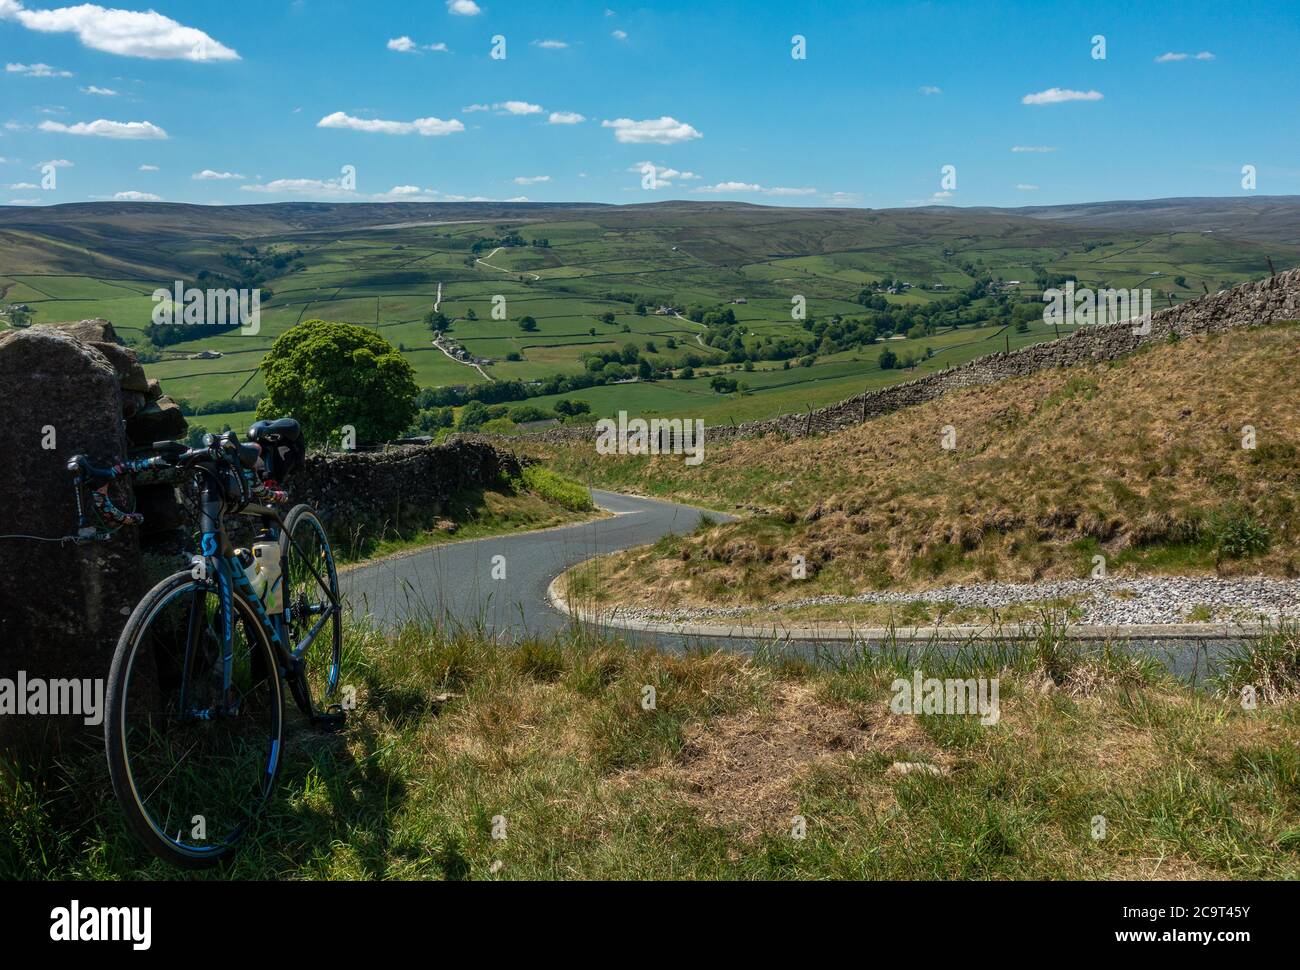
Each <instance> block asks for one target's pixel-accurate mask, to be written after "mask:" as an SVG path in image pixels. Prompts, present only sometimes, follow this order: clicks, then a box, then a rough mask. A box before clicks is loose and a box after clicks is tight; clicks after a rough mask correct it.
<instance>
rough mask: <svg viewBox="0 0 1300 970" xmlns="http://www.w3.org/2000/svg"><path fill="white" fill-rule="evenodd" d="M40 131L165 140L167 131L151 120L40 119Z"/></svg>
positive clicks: (98, 136)
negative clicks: (68, 123) (66, 123)
mask: <svg viewBox="0 0 1300 970" xmlns="http://www.w3.org/2000/svg"><path fill="white" fill-rule="evenodd" d="M36 127H37V128H39V129H40V130H41V131H52V132H60V133H62V134H65V135H89V136H93V137H96V138H125V139H132V140H135V139H156V140H158V141H165V140H166V139H167V132H165V131H163V129H161V128H159V127H158V126H157V125H155V124H154V123H153V122H151V121H105V120H104V119H103V118H100V119H99V120H98V121H89V122H88V121H79V122H77V123H76V124H75V125H65V124H63V123H62V122H59V121H42V122H41V123H40V124H39V125H37V126H36Z"/></svg>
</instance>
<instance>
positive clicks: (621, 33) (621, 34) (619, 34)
mask: <svg viewBox="0 0 1300 970" xmlns="http://www.w3.org/2000/svg"><path fill="white" fill-rule="evenodd" d="M609 36H611V37H613V38H614V39H615V40H627V31H626V30H615V31H613V32H611V33H610V35H609Z"/></svg>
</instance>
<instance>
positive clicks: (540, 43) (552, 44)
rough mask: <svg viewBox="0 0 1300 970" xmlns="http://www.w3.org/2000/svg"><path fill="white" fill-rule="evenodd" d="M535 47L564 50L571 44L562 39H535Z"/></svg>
mask: <svg viewBox="0 0 1300 970" xmlns="http://www.w3.org/2000/svg"><path fill="white" fill-rule="evenodd" d="M533 46H534V47H541V48H543V49H544V50H548V51H562V50H564V49H565V48H566V47H568V46H569V45H568V44H567V43H565V42H564V41H562V40H535V41H533Z"/></svg>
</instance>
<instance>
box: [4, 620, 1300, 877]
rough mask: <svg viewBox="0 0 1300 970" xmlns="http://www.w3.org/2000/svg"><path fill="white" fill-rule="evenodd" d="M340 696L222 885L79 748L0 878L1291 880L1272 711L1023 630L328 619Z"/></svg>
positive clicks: (1285, 712) (1287, 788)
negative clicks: (908, 711)
mask: <svg viewBox="0 0 1300 970" xmlns="http://www.w3.org/2000/svg"><path fill="white" fill-rule="evenodd" d="M1272 649H1273V648H1266V650H1272ZM1288 649H1290V650H1291V651H1292V652H1293V651H1294V643H1292V644H1291V646H1290V647H1289V648H1288ZM1291 656H1292V659H1291V661H1290V663H1291V665H1292V666H1291V675H1292V676H1294V654H1293V653H1292V654H1291ZM1246 662H1248V663H1254V661H1249V660H1246ZM1269 662H1270V663H1271V661H1269ZM917 669H919V670H921V671H922V672H923V674H924V675H925V676H927V677H929V676H934V677H963V678H964V677H995V676H996V677H998V678H999V683H1000V691H999V693H1000V715H1001V716H1000V718H999V719H998V721H997V723H996V724H992V725H982V724H981V723H980V722H979V720H978V718H977V717H974V716H960V715H946V716H945V715H941V714H936V715H917V716H913V715H905V714H892V713H891V712H890V709H889V702H890V699H891V697H892V695H893V693H894V689H893V686H892V685H893V681H894V679H895V678H897V677H903V678H910V677H911V676H912V672H913V671H914V670H917ZM343 683H344V684H345V685H348V686H352V687H355V688H356V691H357V700H358V706H357V709H356V710H355V711H353V712H352V714H351V716H350V717H349V722H348V726H347V727H346V729H345V730H344V731H343V732H342V733H340V734H337V735H318V734H315V733H313V732H312V731H310V730H309V729H307V728H306V727H305V726H304V725H303V724H302V722H301V719H300V717H299V716H298V714H297V713H296V712H295V711H292V710H291V711H289V713H288V720H289V724H290V728H289V736H288V738H287V740H286V745H285V748H284V754H283V767H282V770H281V773H280V778H279V784H278V788H277V791H276V792H275V794H274V797H273V798H272V800H271V802H270V804H269V806H268V808H267V810H266V812H265V814H264V816H263V817H262V819H261V820H260V821H259V823H258V825H257V826H256V827H255V829H254V831H253V833H252V834H251V836H250V837H249V838H248V839H247V841H246V842H245V844H244V845H243V846H242V847H241V850H240V851H239V853H238V854H237V855H236V856H235V858H234V859H233V860H232V861H231V862H230V863H229V864H228V865H227V866H226V867H225V868H223V869H220V870H217V871H214V872H210V873H204V874H199V875H196V876H186V875H183V874H181V873H178V872H176V871H174V870H171V869H169V868H167V867H166V866H165V865H163V864H162V863H160V862H156V861H152V860H151V859H150V858H149V857H147V856H146V855H144V854H143V853H142V852H141V850H139V849H138V848H137V847H136V846H135V845H134V843H133V842H132V841H131V840H130V838H129V837H128V836H127V834H126V833H125V831H124V829H123V826H122V823H121V819H120V816H119V813H118V809H117V807H116V805H115V803H114V801H113V799H112V797H111V795H110V794H109V787H108V778H107V771H106V768H105V766H104V759H103V751H102V747H101V746H100V745H98V744H97V743H96V742H95V739H94V738H93V737H88V738H87V739H86V742H85V745H84V746H74V747H73V748H72V749H71V750H65V752H64V753H63V754H62V756H60V757H59V758H58V759H57V761H52V760H51V759H49V758H48V756H46V760H45V762H44V764H43V765H41V766H40V767H42V768H43V769H44V770H38V768H37V767H35V766H32V765H28V766H25V767H22V768H19V767H16V766H15V765H14V764H13V763H11V762H10V763H5V764H4V765H3V766H2V767H0V878H11V879H12V878H27V879H32V878H69V879H101V880H103V879H108V880H113V879H141V878H157V879H173V878H195V879H253V878H256V879H349V880H353V879H458V880H459V879H619V878H624V879H626V878H635V879H744V880H749V879H852V880H861V879H934V880H953V879H1122V878H1179V877H1186V878H1209V879H1217V878H1227V879H1295V878H1300V851H1298V850H1300V839H1298V838H1297V827H1296V821H1295V820H1296V818H1297V817H1298V816H1297V812H1300V757H1298V756H1297V753H1296V752H1297V750H1298V748H1297V741H1300V718H1297V711H1298V708H1297V700H1296V696H1295V694H1294V692H1292V693H1290V694H1288V695H1285V696H1278V697H1277V698H1275V699H1273V700H1267V699H1264V698H1262V697H1261V702H1260V704H1259V706H1258V707H1257V708H1255V709H1254V710H1246V709H1243V708H1242V706H1241V705H1240V703H1238V702H1237V700H1236V698H1235V696H1231V697H1227V696H1223V695H1221V694H1219V693H1216V692H1210V691H1197V690H1193V689H1192V688H1190V687H1188V686H1186V685H1184V684H1182V683H1179V682H1176V681H1174V680H1172V679H1171V678H1169V677H1168V676H1167V675H1166V674H1164V673H1163V672H1162V671H1161V668H1159V667H1158V665H1154V664H1151V663H1148V662H1143V661H1141V660H1138V659H1135V658H1131V657H1128V656H1127V655H1125V654H1124V653H1123V651H1121V650H1117V649H1112V648H1110V647H1102V648H1097V649H1084V648H1076V647H1072V646H1070V645H1068V644H1066V643H1064V642H1063V641H1060V640H1059V639H1057V638H1056V636H1055V635H1054V634H1053V633H1052V632H1051V631H1047V632H1046V633H1045V634H1044V635H1043V637H1042V638H1041V639H1040V640H1039V641H1038V642H1037V643H1030V644H1019V645H1017V644H1012V643H999V642H982V643H974V642H972V643H970V644H966V645H963V646H962V647H960V648H959V649H957V650H956V651H951V650H948V651H945V650H940V649H931V648H929V647H921V648H919V649H911V650H908V649H904V648H903V647H902V646H901V645H897V644H890V643H886V644H884V645H882V646H881V647H880V648H879V649H875V650H867V651H853V652H849V653H841V654H830V653H827V654H824V655H822V656H819V657H813V658H803V657H797V656H792V655H788V654H784V653H782V652H781V651H779V650H775V649H773V650H768V651H763V652H761V653H760V654H759V655H757V656H754V657H751V658H746V657H743V656H739V655H735V654H718V653H707V652H690V653H687V654H685V655H667V654H662V653H658V652H656V651H653V650H633V649H629V648H628V647H626V646H625V645H623V644H621V643H618V642H616V641H613V640H610V639H607V638H605V637H602V636H599V635H591V634H583V633H579V632H577V631H573V632H570V633H567V634H562V635H559V636H556V637H554V638H550V639H531V640H526V641H524V642H522V643H519V644H516V645H513V646H507V645H504V644H500V643H497V642H495V641H494V640H492V639H491V638H490V637H488V636H485V635H484V634H483V633H481V632H475V631H470V630H464V629H455V628H451V627H448V626H444V625H436V624H417V623H412V624H409V625H407V626H405V627H404V628H402V629H400V630H398V631H395V632H394V633H392V634H390V635H387V636H386V635H382V634H380V633H379V632H377V631H374V630H369V629H365V628H362V627H359V626H355V625H352V626H349V628H348V631H347V643H346V649H345V663H344V673H343ZM1232 686H1233V685H1232V684H1231V683H1226V684H1225V691H1226V692H1228V693H1231V691H1230V688H1231V687H1232ZM647 688H653V689H654V698H655V703H654V704H653V705H651V706H649V707H647V706H646V705H643V698H645V697H647V696H649V693H648V691H647ZM900 762H909V763H917V762H920V763H923V764H927V765H931V766H934V767H935V768H936V769H938V771H939V772H940V774H938V775H933V776H932V775H929V774H915V773H914V774H901V775H900V774H898V773H897V771H896V769H894V768H893V767H892V766H893V765H895V764H896V763H900ZM796 815H798V816H800V817H802V818H803V819H804V820H805V822H806V838H802V839H798V838H795V837H793V835H792V832H793V822H794V817H795V816H796ZM1099 815H1100V816H1104V817H1105V819H1106V837H1105V838H1104V839H1100V840H1097V839H1093V838H1092V837H1091V834H1090V833H1091V829H1092V826H1093V820H1094V818H1095V817H1096V816H1099ZM502 823H504V833H505V838H504V839H501V838H494V837H493V832H494V828H495V830H496V831H497V833H498V834H500V832H501V824H502Z"/></svg>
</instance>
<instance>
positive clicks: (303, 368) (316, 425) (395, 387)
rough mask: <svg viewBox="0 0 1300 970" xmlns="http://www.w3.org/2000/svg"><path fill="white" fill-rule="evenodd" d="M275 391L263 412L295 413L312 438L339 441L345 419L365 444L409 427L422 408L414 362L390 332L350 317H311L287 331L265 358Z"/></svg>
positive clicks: (319, 442)
mask: <svg viewBox="0 0 1300 970" xmlns="http://www.w3.org/2000/svg"><path fill="white" fill-rule="evenodd" d="M262 373H263V376H264V378H265V380H266V392H267V396H266V397H264V398H263V399H262V400H261V402H260V403H259V404H258V405H257V418H258V420H263V419H267V418H282V417H293V418H297V419H298V421H299V423H300V424H301V425H302V429H303V433H304V435H305V436H306V439H307V442H308V443H309V444H312V445H323V444H325V443H326V442H329V441H337V440H338V438H339V436H340V434H341V429H342V428H343V426H344V425H351V426H352V427H353V428H355V429H356V433H357V441H358V442H359V443H365V444H371V443H378V442H383V441H387V440H389V439H390V438H395V437H397V436H398V435H400V434H402V432H404V431H405V430H406V429H407V428H408V427H410V425H411V421H412V419H413V418H414V417H415V414H416V405H415V395H416V393H417V391H418V390H419V389H418V388H417V387H416V384H415V375H414V372H413V371H412V370H411V365H410V364H409V363H408V362H407V361H406V359H405V358H404V357H403V356H402V355H401V354H399V353H398V352H397V351H396V350H395V349H394V348H393V345H392V344H390V343H389V342H388V341H387V340H385V339H384V338H383V337H381V336H379V335H378V334H377V333H375V332H374V331H372V330H368V329H366V328H365V327H358V326H355V325H353V324H350V323H328V322H326V321H324V320H308V321H307V322H306V323H301V324H299V325H298V326H296V327H293V328H292V329H290V330H287V331H285V332H284V333H283V334H281V335H280V336H279V337H278V338H276V341H275V343H274V344H272V345H271V349H270V351H268V352H267V354H266V356H265V357H264V358H263V359H262Z"/></svg>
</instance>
